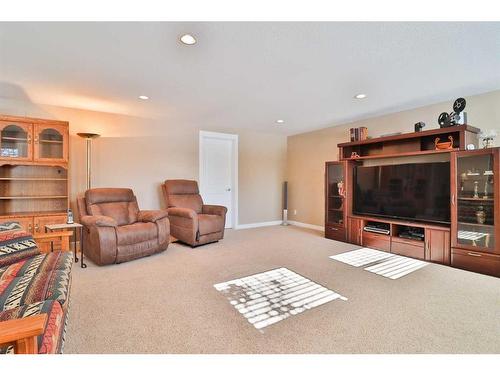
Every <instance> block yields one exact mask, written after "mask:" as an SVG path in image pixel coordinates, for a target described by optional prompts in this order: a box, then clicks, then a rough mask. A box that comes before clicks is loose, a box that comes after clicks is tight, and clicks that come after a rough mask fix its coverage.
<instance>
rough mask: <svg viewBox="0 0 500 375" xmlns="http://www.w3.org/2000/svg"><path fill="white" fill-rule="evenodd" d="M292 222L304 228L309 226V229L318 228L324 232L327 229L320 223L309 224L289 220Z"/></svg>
mask: <svg viewBox="0 0 500 375" xmlns="http://www.w3.org/2000/svg"><path fill="white" fill-rule="evenodd" d="M288 222H289V223H290V224H292V225H296V226H298V227H302V228H308V229H314V230H318V231H320V232H324V231H325V228H324V227H321V226H319V225H313V224H307V223H301V222H300V221H293V220H289V221H288Z"/></svg>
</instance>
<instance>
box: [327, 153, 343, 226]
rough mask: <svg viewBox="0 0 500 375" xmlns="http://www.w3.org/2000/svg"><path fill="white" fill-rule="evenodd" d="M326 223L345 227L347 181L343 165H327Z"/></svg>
mask: <svg viewBox="0 0 500 375" xmlns="http://www.w3.org/2000/svg"><path fill="white" fill-rule="evenodd" d="M326 172H327V176H326V178H327V181H326V189H327V194H326V197H327V198H326V199H327V202H326V210H327V212H326V221H327V223H328V224H334V225H335V224H336V225H342V226H343V225H344V199H345V198H344V197H345V179H344V166H343V164H342V163H328V164H327V170H326Z"/></svg>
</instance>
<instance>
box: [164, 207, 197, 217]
mask: <svg viewBox="0 0 500 375" xmlns="http://www.w3.org/2000/svg"><path fill="white" fill-rule="evenodd" d="M168 215H169V216H180V217H185V218H186V219H196V217H197V214H196V211H195V210H192V209H190V208H184V207H170V208H169V209H168Z"/></svg>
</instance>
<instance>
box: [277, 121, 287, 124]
mask: <svg viewBox="0 0 500 375" xmlns="http://www.w3.org/2000/svg"><path fill="white" fill-rule="evenodd" d="M284 122H285V120H276V123H277V124H283V123H284Z"/></svg>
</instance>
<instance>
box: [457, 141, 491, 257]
mask: <svg viewBox="0 0 500 375" xmlns="http://www.w3.org/2000/svg"><path fill="white" fill-rule="evenodd" d="M456 169H457V181H456V220H457V224H456V228H457V230H456V233H455V234H454V235H455V236H456V238H455V239H454V242H455V243H456V245H457V246H458V247H464V248H468V249H475V250H477V251H488V252H493V251H495V241H496V238H495V220H498V219H497V218H496V217H495V206H496V203H495V199H496V197H495V195H496V193H495V191H496V190H498V187H497V186H495V185H496V183H495V180H496V178H497V176H496V172H497V170H496V162H495V153H494V152H490V151H489V150H484V151H483V150H482V151H478V152H472V153H471V152H469V153H458V155H457V159H456Z"/></svg>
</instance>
